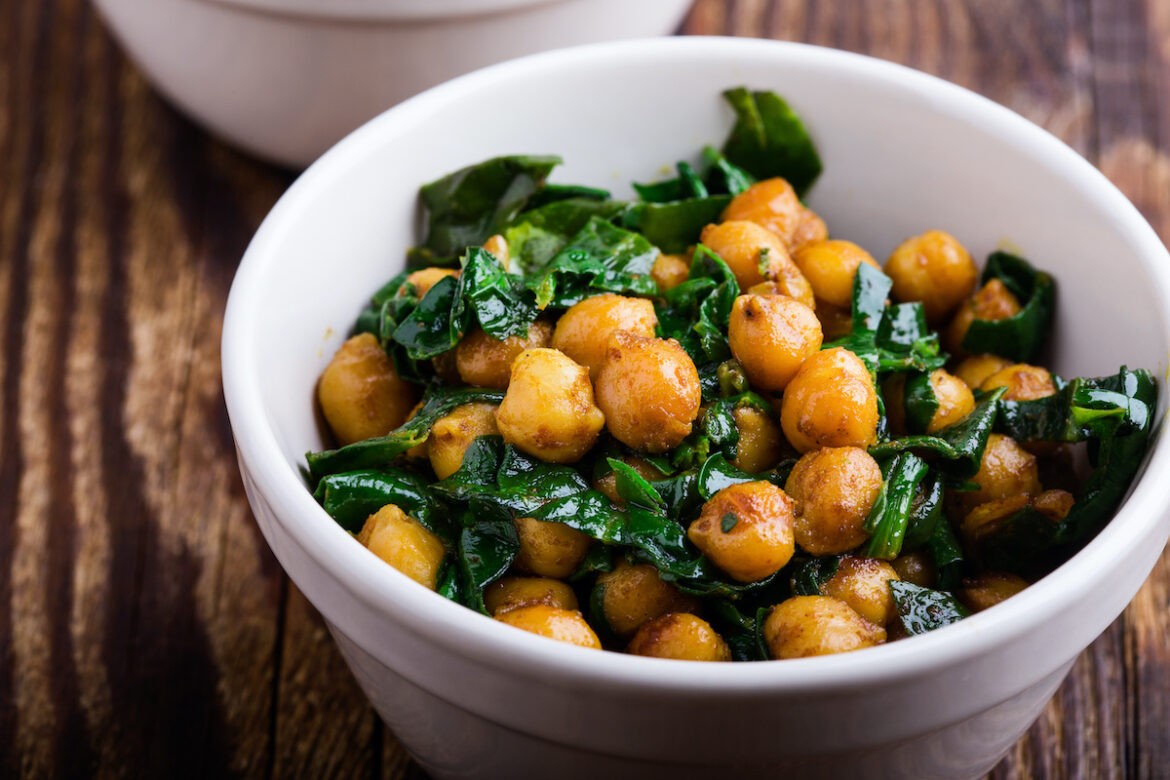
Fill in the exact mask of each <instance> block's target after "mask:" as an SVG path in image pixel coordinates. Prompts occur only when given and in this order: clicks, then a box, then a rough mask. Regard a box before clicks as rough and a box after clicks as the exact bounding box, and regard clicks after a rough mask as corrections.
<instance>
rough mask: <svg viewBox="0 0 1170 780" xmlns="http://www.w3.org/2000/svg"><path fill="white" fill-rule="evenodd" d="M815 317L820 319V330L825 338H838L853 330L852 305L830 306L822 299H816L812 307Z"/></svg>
mask: <svg viewBox="0 0 1170 780" xmlns="http://www.w3.org/2000/svg"><path fill="white" fill-rule="evenodd" d="M814 311H815V312H816V315H817V319H818V320H820V321H821V331H822V332H824V334H825V338H826V339H830V340H832V339H839V338H841V337H842V336H847V335H849V332H850V331H851V330H853V305H852V304H850V305H849V306H847V307H845V308H841V307H838V306H830V305H829V304H827V303H825V302H824V301H817V307H816V309H814Z"/></svg>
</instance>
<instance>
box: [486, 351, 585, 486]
mask: <svg viewBox="0 0 1170 780" xmlns="http://www.w3.org/2000/svg"><path fill="white" fill-rule="evenodd" d="M496 424H497V425H498V426H499V428H500V433H501V434H503V436H504V440H505V441H507V442H508V443H509V444H512V445H514V446H516V447H517V448H518V449H520V450H522V451H524V452H526V453H528V454H529V455H532V456H533V457H536V458H540V459H541V460H544V461H547V462H549V463H575V462H577V461H578V460H580V459H581V457H582V456H583V455H584V454H585V453H586V452H588V451H589V450H590V449H591V448H592V447H593V445H594V444H595V443H596V442H597V437H598V435H599V434H600V433H601V429H602V428H603V427H605V415H603V414H602V413H601V410H600V409H598V408H597V405H596V404H595V403H594V402H593V386H592V385H591V384H589V371H588V370H587V369H585V368H584V367H582V366H579V365H577V364H576V363H574V362H573V361H572V360H571V359H569V358H568V357H567V356H565V355H564V354H562V353H560V352H557V351H556V350H555V349H541V348H537V349H526V350H524V351H523V352H521V353H520V356H519V357H517V358H516V360H515V361H513V363H512V378H511V381H510V382H509V384H508V392H506V393H505V394H504V400H503V402H502V403H500V407H499V408H498V409H497V410H496Z"/></svg>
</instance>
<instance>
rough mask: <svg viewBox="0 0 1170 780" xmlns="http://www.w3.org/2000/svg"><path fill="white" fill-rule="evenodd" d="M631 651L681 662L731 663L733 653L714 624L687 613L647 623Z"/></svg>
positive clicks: (631, 645) (679, 613) (634, 640)
mask: <svg viewBox="0 0 1170 780" xmlns="http://www.w3.org/2000/svg"><path fill="white" fill-rule="evenodd" d="M627 651H628V652H629V653H631V654H632V655H645V656H650V657H652V658H672V659H674V660H677V661H730V660H731V649H730V648H729V647H728V646H727V643H726V642H724V641H723V637H721V636H719V634H718V633H716V632H715V629H713V628H711V624H710V623H708V622H707V621H706V620H703V619H702V618H700V617H696V616H694V615H691V614H688V613H686V612H672V613H670V614H668V615H663V616H662V617H657V618H654V619H653V620H651V621H649V622H648V623H644V624H643V625H642V627H641V628H639V629H638V633H636V634H634V638H633V639H631V640H630V646H629V647H628V648H627Z"/></svg>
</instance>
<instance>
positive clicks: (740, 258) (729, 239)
mask: <svg viewBox="0 0 1170 780" xmlns="http://www.w3.org/2000/svg"><path fill="white" fill-rule="evenodd" d="M700 240H701V241H702V242H703V244H704V245H706V246H707V248H708V249H710V250H711V251H712V252H714V253H715V254H717V255H719V257H721V258H722V259H723V262H725V263H727V267H728V268H730V269H731V272H732V273H733V274H735V280H736V281H737V282H739V288H740V289H741V290H746V289H748V288H749V287H752V286H753V285H757V284H759V283H760V282H775V283H776V285H777V287H778V289H779V290H780V291H781V292H783V293H784V294H785V295H787V296H789V297H791V298H795V299H796V300H798V301H800V302H801V303H803V304H804V305H805V306H808V307H809V308H810V309H811V308H812V307H813V305H814V303H815V301H814V299H813V292H812V286H811V285H810V284H809V283H808V280H807V279H805V278H804V275H803V274H801V272H800V269H799V268H797V267H796V264H795V263H793V262H792V258H791V257H789V255H788V250H787V249H786V248H785V246H784V242H783V241H781V240H780V238H779V237H777V236H776V235H775V234H773V233H771V232H769V231H768V230H766V229H765V228H762V227H760V226H759V225H757V224H755V223H754V222H723V223H720V224H718V225H708V226H707V227H705V228H703V232H702V234H701V235H700Z"/></svg>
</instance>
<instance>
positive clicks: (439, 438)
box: [427, 403, 500, 479]
mask: <svg viewBox="0 0 1170 780" xmlns="http://www.w3.org/2000/svg"><path fill="white" fill-rule="evenodd" d="M499 432H500V431H499V428H497V427H496V406H495V404H487V403H475V404H464V405H463V406H457V407H455V408H454V409H452V410H451V412H450V413H449V414H447V415H446V416H444V417H440V418H439V419H438V420H436V421H435V424H434V425H433V426H431V435H430V436H429V437H428V438H427V455H428V456H429V457H430V459H431V468H432V469H434V471H435V476H436V477H438V478H439V479H446V478H447V477H449V476H451V475H452V474H454V473H455V472H456V471H458V470H459V467H460V466H462V465H463V455H464V454H465V453H466V452H467V448H468V447H470V446H471V443H472V442H473V441H475V440H476V439H477V438H479V437H480V436H493V435H495V434H498V433H499Z"/></svg>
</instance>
